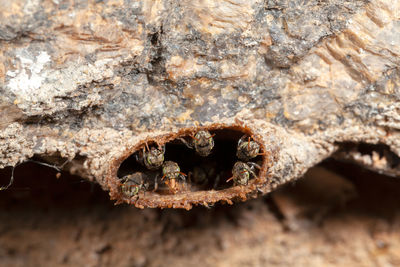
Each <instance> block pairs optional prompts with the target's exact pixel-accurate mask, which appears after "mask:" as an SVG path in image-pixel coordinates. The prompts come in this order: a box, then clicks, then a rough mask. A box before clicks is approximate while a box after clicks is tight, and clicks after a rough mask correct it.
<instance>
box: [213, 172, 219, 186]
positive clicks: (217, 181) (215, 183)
mask: <svg viewBox="0 0 400 267" xmlns="http://www.w3.org/2000/svg"><path fill="white" fill-rule="evenodd" d="M219 179H220V176H219V174H218V175H217V176H216V177H215V180H214V185H213V189H216V188H217V187H218V184H219Z"/></svg>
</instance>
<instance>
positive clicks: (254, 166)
mask: <svg viewBox="0 0 400 267" xmlns="http://www.w3.org/2000/svg"><path fill="white" fill-rule="evenodd" d="M247 165H249V167H250V168H251V170H254V168H257V169H259V170H261V166H260V165H258V164H257V163H255V162H251V161H249V162H247Z"/></svg>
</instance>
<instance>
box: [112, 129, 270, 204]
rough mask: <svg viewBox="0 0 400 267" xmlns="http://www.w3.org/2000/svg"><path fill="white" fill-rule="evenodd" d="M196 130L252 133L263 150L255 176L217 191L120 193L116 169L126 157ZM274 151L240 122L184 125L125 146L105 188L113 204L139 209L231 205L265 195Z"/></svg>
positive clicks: (250, 134) (267, 189) (113, 163)
mask: <svg viewBox="0 0 400 267" xmlns="http://www.w3.org/2000/svg"><path fill="white" fill-rule="evenodd" d="M199 130H208V131H216V130H234V131H238V132H242V133H243V134H247V135H249V136H251V137H252V139H253V140H254V141H256V142H257V143H258V144H259V145H260V148H261V152H263V153H264V154H263V155H262V164H261V169H260V170H259V172H258V175H257V177H256V178H254V179H251V180H250V181H249V183H248V184H247V185H245V186H243V185H236V186H231V187H229V188H226V189H221V190H218V191H216V190H201V191H194V192H193V191H184V192H179V193H177V194H170V195H159V194H157V193H154V192H146V193H144V192H141V193H140V194H139V195H138V197H135V198H126V197H125V196H123V195H122V193H121V192H120V190H119V187H120V179H119V177H118V170H119V168H120V167H121V164H122V163H123V162H124V161H125V160H126V159H128V158H129V157H130V156H131V155H132V154H134V153H136V152H137V151H138V150H140V149H142V148H143V147H144V145H145V143H155V144H158V145H160V146H162V145H165V144H167V143H168V142H170V141H173V140H175V139H177V138H179V137H183V136H188V135H192V134H193V133H195V132H197V131H199ZM273 154H274V153H273V151H267V150H266V148H265V144H264V142H262V138H261V136H259V135H258V134H257V133H255V131H253V130H252V129H250V128H249V127H248V126H245V125H244V124H243V123H238V122H236V123H234V124H221V123H216V124H212V125H208V126H199V127H186V128H181V129H179V130H178V131H177V132H170V133H164V134H158V135H154V136H149V137H147V138H144V139H142V140H140V141H139V142H137V143H136V144H134V145H129V146H127V147H126V149H125V150H124V152H123V153H121V154H120V155H119V156H117V157H115V158H114V159H113V160H111V162H110V167H109V169H108V172H107V174H106V187H107V188H108V190H109V194H110V198H111V199H113V200H116V204H120V203H127V204H131V205H134V206H136V207H138V208H145V207H148V208H184V209H187V210H189V209H191V208H192V207H193V205H203V206H209V205H212V204H214V203H217V202H222V203H227V204H233V202H234V201H246V200H247V199H249V198H255V197H257V196H258V195H259V194H260V192H262V194H265V193H267V192H269V191H270V190H271V189H270V181H269V179H268V176H269V175H268V169H269V166H270V164H271V161H272V158H273V157H272V156H273ZM261 187H262V188H263V190H262V191H260V190H259V189H260V188H261Z"/></svg>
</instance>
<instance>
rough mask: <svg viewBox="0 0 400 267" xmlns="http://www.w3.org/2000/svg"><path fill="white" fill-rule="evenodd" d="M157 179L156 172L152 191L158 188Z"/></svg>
mask: <svg viewBox="0 0 400 267" xmlns="http://www.w3.org/2000/svg"><path fill="white" fill-rule="evenodd" d="M157 179H158V174H157V175H156V177H155V178H154V188H153V190H152V192H156V191H157V190H158V182H157Z"/></svg>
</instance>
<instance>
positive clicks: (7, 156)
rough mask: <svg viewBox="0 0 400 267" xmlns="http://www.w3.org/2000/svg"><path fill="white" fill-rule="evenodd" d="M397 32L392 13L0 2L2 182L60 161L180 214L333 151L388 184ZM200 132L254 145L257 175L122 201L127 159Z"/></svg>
mask: <svg viewBox="0 0 400 267" xmlns="http://www.w3.org/2000/svg"><path fill="white" fill-rule="evenodd" d="M399 20H400V2H398V1H389V0H372V1H362V0H359V1H345V0H329V1H318V0H315V1H300V0H299V1H297V0H295V1H289V0H287V1H285V0H282V1H280V0H276V1H272V0H271V1H259V0H252V1H217V2H214V1H196V2H193V1H173V0H171V1H122V0H121V1H118V0H115V1H56V0H53V1H44V0H43V1H39V0H37V1H34V0H32V1H6V0H0V93H1V94H0V117H1V119H2V120H1V122H0V152H1V153H0V168H4V167H6V166H15V165H16V164H18V163H20V162H23V161H25V160H27V159H29V158H32V157H35V158H41V159H43V160H46V161H48V162H52V163H56V164H61V163H64V162H66V163H65V164H63V167H64V168H65V169H66V170H69V171H70V172H71V173H73V174H79V175H81V176H82V177H85V178H87V179H88V180H90V181H96V182H98V183H99V184H100V185H101V186H102V188H103V189H105V190H107V191H109V192H110V196H111V198H112V199H116V200H117V201H118V202H122V201H124V202H128V203H132V204H135V205H136V206H138V207H144V206H148V207H180V208H191V207H192V205H193V204H203V205H208V204H210V203H214V202H217V201H223V202H227V203H231V202H232V200H238V199H240V200H245V199H248V198H249V197H253V196H256V195H257V194H265V193H268V192H270V191H271V190H273V189H274V188H276V187H277V186H278V185H281V184H284V183H287V182H288V181H291V180H294V179H296V178H298V177H300V176H301V175H303V174H304V173H305V172H306V171H307V169H309V168H310V167H312V166H314V165H315V164H317V163H318V162H320V161H322V160H323V159H325V158H327V157H330V156H332V155H333V154H334V153H336V152H338V153H337V154H335V155H336V156H337V157H340V158H346V159H348V160H352V161H356V162H358V163H360V164H363V165H365V166H367V167H368V168H370V169H373V170H378V171H380V172H383V173H387V174H391V175H394V176H397V175H398V173H399V170H400V166H399V160H398V156H399V155H400V141H399V140H400V138H399V137H400V136H399V135H400V134H399V131H398V129H399V128H400V113H399V110H400V109H399V108H400V102H399V97H400V71H399V61H400V56H399V55H400V21H399ZM199 129H209V130H211V131H213V132H215V133H216V134H217V135H216V137H215V138H216V142H224V141H225V140H228V141H229V142H231V143H232V144H234V145H236V142H237V139H238V138H237V136H236V135H235V134H232V131H236V134H239V133H242V134H245V133H246V134H250V135H252V136H253V138H254V140H256V141H257V142H258V143H260V145H261V146H262V150H263V152H264V154H265V155H264V156H263V157H262V169H261V170H260V171H259V172H258V177H257V178H254V179H251V181H250V182H249V184H248V185H247V186H232V187H229V188H223V189H221V190H212V189H210V190H186V191H185V190H184V191H182V192H178V193H176V194H158V193H157V192H148V193H146V194H143V195H142V194H141V195H140V197H139V199H136V198H134V199H129V198H126V197H124V196H122V195H121V192H120V189H119V185H120V180H119V178H118V170H119V168H120V164H121V163H123V162H124V160H126V159H128V158H129V156H130V155H132V154H133V153H135V152H136V151H138V150H140V149H142V148H143V147H144V145H145V143H146V142H147V143H149V142H150V143H151V142H153V143H158V144H160V145H163V144H173V143H174V142H175V141H174V140H177V139H176V138H178V137H182V136H188V135H190V134H192V133H194V132H196V131H198V130H199ZM239 137H240V136H239ZM167 148H168V147H167ZM184 151H185V150H184V147H183V146H182V153H186V152H184ZM166 153H169V152H168V150H167V151H166ZM166 157H168V154H166ZM189 157H190V156H189ZM195 164H197V163H195ZM183 171H186V172H188V171H190V170H183ZM225 171H226V170H225Z"/></svg>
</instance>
